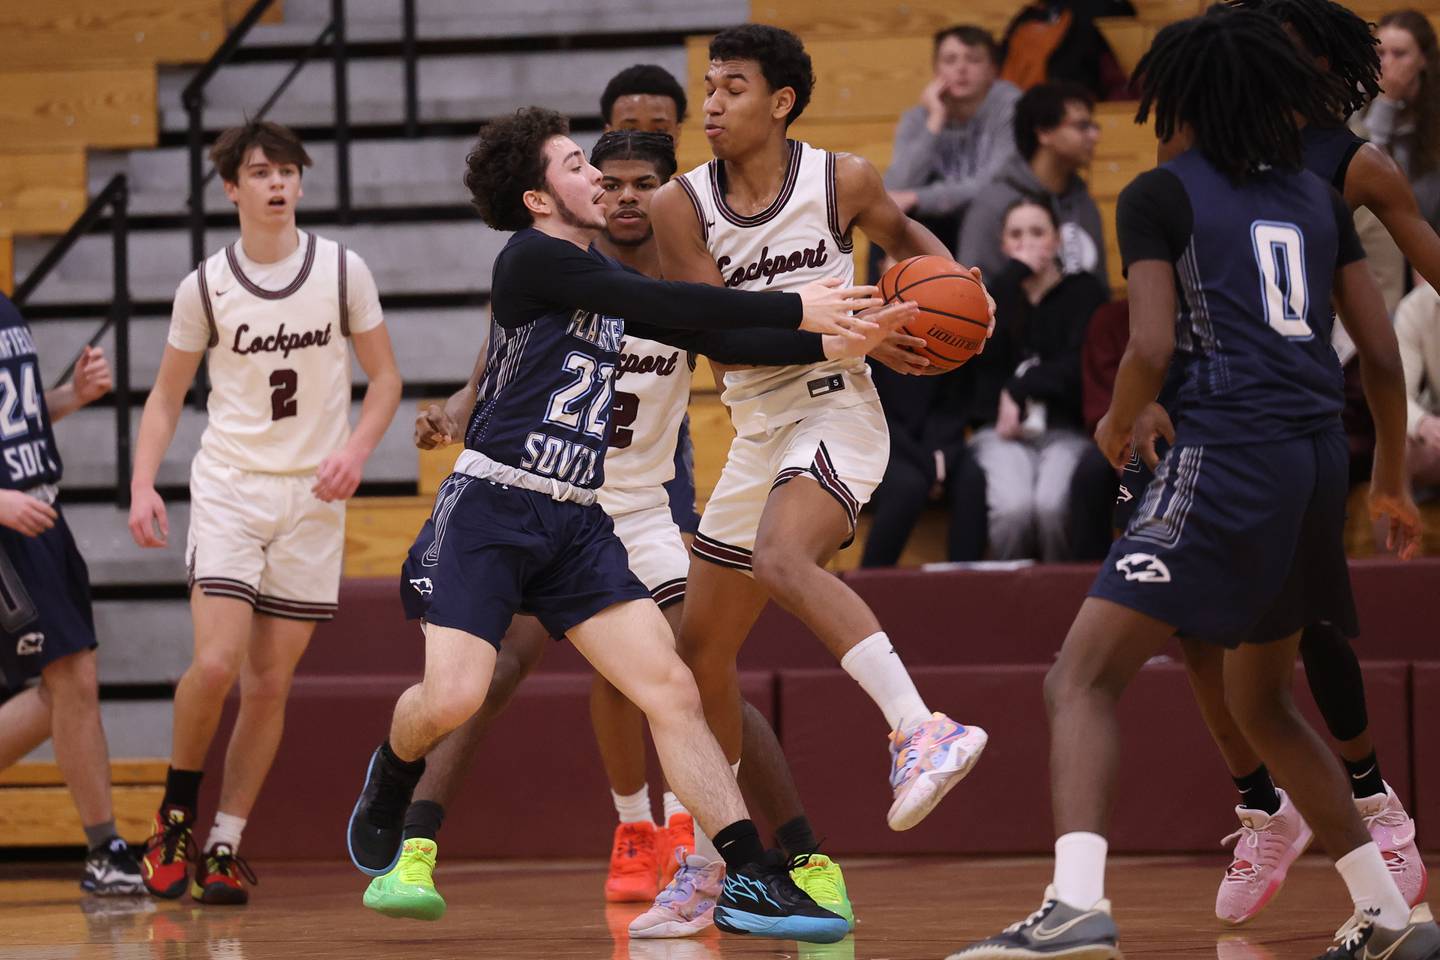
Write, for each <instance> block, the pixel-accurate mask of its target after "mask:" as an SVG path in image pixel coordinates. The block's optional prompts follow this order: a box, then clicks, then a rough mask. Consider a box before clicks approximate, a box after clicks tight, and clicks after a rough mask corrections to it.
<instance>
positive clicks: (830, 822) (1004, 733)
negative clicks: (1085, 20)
mask: <svg viewBox="0 0 1440 960" xmlns="http://www.w3.org/2000/svg"><path fill="white" fill-rule="evenodd" d="M1045 670H1046V668H1045V667H1043V666H1039V665H1024V666H1021V665H1017V666H998V667H982V668H963V667H921V668H917V669H915V670H913V671H912V673H913V675H914V676H915V680H916V684H917V685H918V686H919V688H920V691H921V693H922V694H923V695H924V696H925V698H926V700H927V702H928V703H929V704H930V706H931V707H932V708H935V709H943V710H946V711H947V712H949V713H951V714H952V715H953V716H954V717H955V718H956V719H958V720H961V721H962V722H973V723H977V724H979V725H980V726H982V727H984V728H985V729H986V730H987V731H988V732H989V733H990V746H989V747H988V748H987V749H986V752H985V755H984V757H982V758H981V761H980V764H979V765H978V766H977V767H976V769H975V770H974V772H972V773H971V775H970V776H969V777H968V778H966V780H965V781H963V782H962V783H960V784H959V786H957V787H956V788H955V789H954V791H953V792H952V793H951V794H950V796H948V797H947V798H946V799H945V800H944V801H943V802H942V804H941V806H940V807H939V809H937V810H936V811H935V813H933V814H931V816H930V817H929V818H928V819H927V820H926V821H925V822H923V823H922V824H920V826H918V827H916V828H914V829H913V830H909V831H906V832H905V833H894V832H892V831H891V830H890V829H889V828H888V827H887V826H886V825H885V813H886V811H887V810H888V809H889V806H890V800H891V794H890V787H889V783H888V777H887V769H888V768H887V762H888V757H889V754H888V751H887V749H886V740H885V735H884V721H883V719H882V717H881V716H880V714H879V711H878V710H877V709H876V708H875V707H874V705H873V704H871V703H870V702H869V700H868V698H867V697H866V696H865V694H864V693H863V692H862V691H861V690H860V688H859V687H858V686H857V685H856V684H855V683H854V681H852V680H851V679H850V678H849V677H848V676H846V675H845V674H843V673H840V672H839V671H834V670H830V671H809V670H806V671H786V672H783V673H781V675H780V729H781V731H782V734H781V735H782V739H783V742H784V747H785V752H786V755H787V756H788V757H789V759H790V764H791V767H792V768H793V770H794V773H795V778H796V781H797V783H798V784H799V787H800V792H801V795H802V797H803V798H804V799H805V802H806V804H807V810H808V812H809V814H810V817H811V819H812V821H813V822H814V825H815V830H816V833H817V835H819V836H822V837H825V838H827V843H826V847H827V849H830V850H833V851H835V852H836V853H877V854H878V853H966V854H970V853H1023V852H1037V853H1038V852H1045V851H1048V850H1049V849H1050V848H1051V844H1052V842H1053V833H1052V826H1051V816H1050V786H1049V783H1050V781H1049V767H1048V764H1049V733H1048V727H1047V723H1046V719H1045V708H1044V701H1043V695H1042V693H1041V681H1042V678H1043V677H1044V675H1045ZM1365 675H1366V687H1367V693H1368V695H1369V697H1370V703H1371V724H1372V728H1373V730H1374V733H1375V737H1376V741H1377V745H1378V749H1379V751H1380V756H1381V760H1382V763H1383V765H1384V769H1385V771H1386V776H1387V777H1388V778H1389V779H1390V782H1391V784H1392V785H1393V786H1394V787H1395V789H1396V791H1397V792H1399V793H1400V795H1401V797H1402V798H1403V797H1408V796H1409V790H1410V782H1409V781H1410V777H1409V764H1410V752H1409V743H1408V741H1409V737H1408V725H1409V702H1408V696H1407V691H1408V667H1407V666H1406V665H1404V664H1394V663H1370V664H1366V665H1365ZM1297 683H1298V685H1299V686H1301V687H1303V686H1304V680H1303V676H1301V675H1300V674H1299V672H1298V671H1297ZM1297 697H1298V698H1299V700H1300V702H1302V703H1303V704H1304V706H1305V710H1306V713H1307V714H1308V715H1309V716H1310V718H1311V722H1312V723H1316V724H1318V722H1319V721H1318V717H1317V716H1316V713H1315V710H1314V706H1313V703H1311V702H1310V700H1309V697H1308V695H1305V694H1303V693H1298V694H1297ZM1120 720H1121V729H1122V731H1123V733H1122V736H1123V745H1122V752H1121V769H1120V778H1119V787H1118V790H1117V793H1116V797H1117V802H1116V808H1115V816H1114V819H1113V821H1112V825H1111V831H1110V842H1111V848H1112V849H1113V850H1116V851H1121V852H1141V851H1163V852H1183V851H1197V852H1219V850H1220V847H1219V842H1220V839H1221V838H1222V837H1224V836H1225V835H1226V834H1228V833H1230V832H1231V831H1232V830H1234V829H1235V827H1236V820H1235V816H1234V813H1233V807H1234V804H1235V802H1236V796H1235V791H1234V787H1233V785H1232V784H1231V782H1230V777H1229V774H1228V772H1227V771H1226V769H1225V766H1224V763H1223V762H1222V761H1221V759H1220V756H1219V754H1218V753H1217V752H1216V750H1215V747H1214V745H1213V743H1212V742H1211V740H1210V737H1209V734H1208V733H1207V732H1206V730H1205V727H1204V725H1203V723H1202V722H1201V720H1200V717H1199V714H1198V712H1197V711H1196V709H1195V707H1194V704H1193V701H1192V698H1191V694H1190V688H1189V684H1188V682H1187V680H1186V678H1185V674H1184V670H1183V669H1182V668H1181V667H1180V666H1179V665H1177V664H1152V665H1150V666H1147V667H1146V668H1145V669H1144V670H1142V671H1141V673H1140V676H1139V677H1138V678H1137V679H1136V681H1135V683H1134V684H1133V685H1132V687H1131V688H1130V689H1129V690H1128V691H1126V695H1125V698H1124V700H1123V701H1122V703H1121V712H1120ZM1082 762H1084V761H1082Z"/></svg>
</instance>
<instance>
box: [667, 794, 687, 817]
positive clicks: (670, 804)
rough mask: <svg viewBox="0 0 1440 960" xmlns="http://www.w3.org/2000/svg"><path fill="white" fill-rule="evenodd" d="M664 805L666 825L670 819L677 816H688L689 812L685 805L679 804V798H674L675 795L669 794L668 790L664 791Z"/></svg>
mask: <svg viewBox="0 0 1440 960" xmlns="http://www.w3.org/2000/svg"><path fill="white" fill-rule="evenodd" d="M664 803H665V822H666V823H669V822H670V818H671V817H673V816H676V815H677V814H681V813H685V814H688V813H689V812H690V811H689V810H686V809H685V804H683V803H681V802H680V798H679V797H677V796H675V794H673V793H671V792H670V791H669V790H666V791H665V797H664Z"/></svg>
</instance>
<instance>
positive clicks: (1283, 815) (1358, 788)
mask: <svg viewBox="0 0 1440 960" xmlns="http://www.w3.org/2000/svg"><path fill="white" fill-rule="evenodd" d="M1233 6H1236V7H1240V8H1243V9H1248V10H1255V11H1258V12H1260V13H1263V14H1265V15H1267V16H1269V17H1270V18H1271V19H1273V20H1276V21H1279V22H1280V23H1281V24H1282V25H1283V26H1284V27H1285V28H1286V30H1287V32H1288V33H1289V34H1290V37H1291V39H1292V40H1293V41H1294V42H1295V43H1297V44H1298V45H1299V46H1300V49H1301V50H1302V51H1303V52H1304V53H1305V54H1308V55H1309V56H1310V57H1311V58H1313V59H1314V61H1315V64H1316V66H1317V67H1318V68H1319V69H1321V70H1322V71H1324V72H1325V73H1326V74H1327V78H1328V79H1329V80H1330V81H1331V82H1332V84H1333V88H1334V92H1333V95H1334V96H1336V97H1338V98H1340V102H1338V103H1337V104H1336V105H1335V106H1336V109H1335V112H1334V113H1333V114H1332V115H1328V116H1323V117H1318V118H1311V119H1310V120H1309V122H1307V123H1306V124H1305V126H1304V129H1303V130H1302V132H1301V143H1302V147H1303V151H1304V153H1303V162H1304V165H1305V167H1306V168H1307V169H1308V170H1310V171H1311V172H1312V173H1314V174H1316V175H1317V176H1319V177H1320V178H1321V179H1323V180H1326V181H1328V182H1329V183H1331V184H1333V185H1334V186H1335V188H1336V189H1337V190H1339V191H1340V192H1341V193H1342V194H1343V195H1344V197H1345V200H1346V202H1347V203H1348V204H1349V206H1350V207H1351V209H1355V208H1358V207H1362V206H1364V207H1368V208H1369V209H1370V210H1371V212H1372V213H1374V214H1375V215H1376V217H1377V218H1378V219H1379V220H1380V221H1381V222H1382V223H1383V224H1384V225H1385V226H1386V228H1387V229H1388V230H1389V231H1390V233H1391V235H1392V236H1393V237H1394V238H1395V240H1396V242H1397V243H1398V244H1399V245H1400V247H1401V248H1402V249H1404V251H1405V253H1406V255H1407V256H1408V257H1409V259H1410V260H1411V261H1412V262H1413V263H1415V264H1417V265H1419V267H1420V270H1421V272H1422V273H1423V274H1425V275H1426V277H1427V278H1428V279H1429V280H1430V282H1431V283H1432V284H1434V285H1436V286H1437V289H1440V237H1437V236H1436V235H1435V231H1434V230H1433V229H1431V227H1430V225H1429V224H1428V223H1427V222H1426V221H1425V219H1424V218H1423V217H1422V216H1421V215H1420V211H1419V208H1418V207H1417V206H1416V203H1415V197H1414V194H1413V193H1412V192H1411V189H1410V184H1409V182H1408V181H1407V180H1406V178H1405V175H1404V174H1403V173H1402V172H1401V170H1400V168H1399V167H1397V166H1396V165H1395V162H1394V161H1393V160H1391V159H1390V158H1389V157H1388V156H1387V155H1386V154H1384V153H1383V152H1381V151H1380V150H1379V149H1377V148H1376V147H1374V146H1372V145H1370V144H1368V143H1366V142H1365V141H1364V140H1362V139H1360V138H1359V137H1357V136H1355V134H1353V133H1352V132H1351V131H1350V130H1349V128H1348V127H1346V126H1345V124H1344V118H1345V117H1346V116H1348V115H1349V114H1351V113H1353V112H1354V111H1355V110H1357V109H1359V108H1360V107H1361V106H1362V105H1363V104H1364V103H1365V101H1366V100H1368V99H1369V98H1371V97H1373V96H1374V95H1375V94H1376V93H1378V92H1379V89H1380V83H1379V79H1380V59H1379V57H1378V56H1377V54H1376V44H1375V38H1374V36H1373V35H1372V34H1371V31H1370V25H1369V24H1367V23H1366V22H1365V21H1364V20H1362V19H1361V18H1360V17H1358V16H1356V15H1355V14H1354V13H1352V12H1351V11H1350V10H1348V9H1346V8H1345V7H1342V6H1341V5H1340V4H1338V3H1333V2H1331V0H1237V2H1235V3H1234V4H1233ZM1178 151H1179V147H1178V144H1174V143H1167V144H1164V145H1162V147H1161V157H1162V159H1164V158H1166V157H1168V156H1170V155H1173V154H1175V153H1178ZM1342 319H1344V318H1342ZM1336 332H1337V334H1338V336H1337V339H1336V344H1337V349H1339V350H1341V351H1342V352H1343V353H1348V354H1350V355H1353V353H1354V350H1353V348H1352V346H1351V345H1350V343H1349V338H1348V337H1347V336H1346V335H1345V331H1344V330H1343V329H1340V330H1337V331H1336ZM1171 412H1173V410H1172V411H1171ZM1142 420H1144V421H1146V423H1142V425H1141V426H1140V427H1139V430H1138V431H1137V432H1139V433H1141V434H1142V438H1141V439H1142V442H1141V443H1140V444H1139V447H1140V450H1141V455H1142V456H1144V457H1145V458H1146V460H1147V462H1149V463H1150V465H1151V466H1152V467H1153V466H1154V461H1155V459H1156V458H1155V455H1154V452H1153V445H1151V444H1149V443H1147V442H1144V441H1145V439H1146V438H1147V437H1153V436H1154V434H1155V433H1156V432H1159V433H1161V434H1164V435H1168V436H1173V435H1174V433H1173V427H1171V426H1170V425H1169V414H1168V413H1167V412H1166V411H1165V410H1164V409H1163V408H1160V407H1155V408H1152V409H1151V410H1150V411H1147V415H1146V416H1145V417H1142ZM1184 650H1185V662H1186V667H1187V669H1188V671H1189V676H1190V681H1191V686H1192V688H1193V689H1194V691H1195V696H1196V700H1197V701H1198V703H1199V704H1200V708H1201V713H1202V715H1203V716H1204V717H1205V722H1206V725H1207V726H1208V727H1209V728H1210V731H1211V735H1212V736H1213V737H1214V739H1215V743H1216V745H1217V746H1218V747H1219V748H1220V753H1221V755H1222V756H1223V757H1224V759H1225V763H1226V765H1227V766H1228V767H1229V769H1230V775H1231V777H1232V778H1233V779H1234V781H1235V786H1236V788H1237V790H1238V791H1239V792H1240V804H1239V805H1238V806H1237V807H1236V808H1235V812H1236V815H1237V816H1238V817H1239V819H1240V829H1239V830H1237V831H1236V832H1235V833H1233V834H1231V835H1230V836H1229V837H1227V838H1226V842H1230V841H1234V842H1235V852H1234V857H1233V859H1232V861H1231V863H1230V866H1229V868H1228V869H1227V870H1226V871H1225V876H1224V878H1223V879H1222V880H1221V882H1220V886H1219V889H1218V891H1217V892H1216V897H1215V914H1216V916H1218V917H1219V918H1220V919H1221V920H1224V921H1226V922H1228V923H1232V924H1240V923H1244V922H1246V921H1248V920H1250V919H1252V918H1253V917H1255V916H1256V915H1257V914H1259V913H1260V911H1261V910H1263V909H1264V908H1265V906H1266V905H1267V904H1268V903H1269V902H1270V901H1271V899H1273V897H1274V896H1275V894H1276V893H1277V892H1278V891H1279V889H1280V887H1281V885H1282V884H1284V882H1285V877H1286V874H1287V872H1288V871H1289V868H1290V866H1291V864H1293V863H1294V862H1295V860H1296V859H1297V858H1298V857H1299V856H1300V854H1302V853H1303V852H1304V851H1305V848H1306V846H1307V845H1308V844H1309V843H1310V841H1311V838H1312V834H1311V831H1310V828H1309V826H1308V825H1307V824H1306V823H1305V820H1304V818H1303V817H1301V816H1300V813H1299V811H1298V810H1296V809H1295V805H1294V804H1293V803H1291V802H1290V800H1289V798H1288V797H1287V796H1286V794H1285V791H1283V790H1280V789H1278V788H1277V787H1276V786H1275V783H1274V781H1273V780H1272V779H1271V777H1270V773H1269V771H1268V770H1267V769H1266V767H1265V765H1264V763H1262V762H1261V760H1260V757H1259V755H1258V754H1256V752H1255V751H1254V750H1253V749H1252V748H1251V746H1250V744H1248V743H1247V742H1246V741H1245V738H1244V736H1242V735H1241V733H1240V730H1239V728H1238V727H1237V726H1236V724H1235V721H1234V719H1233V718H1232V717H1231V716H1230V713H1229V711H1228V710H1227V709H1226V706H1225V684H1224V663H1223V656H1222V652H1221V651H1220V650H1218V649H1217V648H1215V647H1213V646H1212V645H1209V644H1205V643H1202V642H1197V641H1187V642H1185V643H1184ZM1300 654H1301V657H1302V658H1303V659H1304V661H1305V676H1306V678H1307V680H1308V681H1309V685H1310V691H1311V693H1312V694H1313V695H1314V698H1315V702H1316V703H1317V704H1318V705H1319V707H1320V712H1321V715H1322V716H1323V717H1324V719H1325V724H1326V726H1327V727H1328V728H1329V730H1330V733H1331V734H1332V735H1333V736H1334V737H1335V739H1336V740H1337V741H1339V743H1340V756H1341V759H1342V760H1343V761H1344V764H1345V767H1346V770H1347V772H1348V773H1349V776H1350V787H1351V792H1352V794H1353V796H1354V799H1355V805H1356V808H1357V809H1358V810H1359V811H1360V815H1361V818H1362V819H1363V820H1364V821H1365V825H1366V827H1367V829H1368V830H1369V831H1370V835H1371V837H1372V838H1374V840H1375V842H1376V843H1377V844H1378V845H1379V847H1380V851H1381V854H1382V855H1383V856H1384V858H1385V864H1386V866H1387V867H1388V868H1389V870H1390V875H1391V876H1392V877H1393V878H1394V879H1395V882H1396V885H1397V886H1398V887H1399V888H1400V892H1401V894H1402V895H1403V896H1404V897H1405V900H1406V902H1407V903H1408V904H1410V905H1411V906H1414V905H1416V904H1418V903H1420V902H1421V901H1423V900H1424V899H1425V892H1426V887H1427V876H1426V871H1425V864H1424V862H1423V861H1422V860H1421V857H1420V851H1419V849H1418V848H1417V847H1416V844H1415V838H1416V828H1415V821H1414V820H1412V819H1411V818H1410V816H1409V814H1408V813H1406V811H1405V807H1404V804H1403V803H1402V802H1401V800H1400V798H1399V797H1398V796H1397V795H1396V794H1395V791H1394V790H1392V789H1391V788H1390V786H1389V785H1388V784H1387V783H1386V782H1385V781H1384V779H1383V778H1382V776H1381V772H1380V763H1379V759H1378V758H1377V756H1376V752H1375V742H1374V740H1373V738H1372V737H1371V735H1370V729H1369V718H1368V713H1367V710H1366V703H1365V688H1364V683H1363V679H1362V677H1361V673H1360V663H1359V660H1358V659H1357V658H1356V656H1355V651H1354V649H1353V648H1352V647H1351V645H1350V642H1349V640H1348V638H1347V637H1346V636H1345V634H1344V632H1343V631H1342V630H1340V629H1339V627H1338V626H1337V625H1336V624H1335V623H1331V622H1328V621H1322V622H1316V623H1311V624H1308V625H1307V626H1306V627H1305V631H1304V634H1303V635H1302V638H1301V641H1300Z"/></svg>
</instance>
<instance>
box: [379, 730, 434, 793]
mask: <svg viewBox="0 0 1440 960" xmlns="http://www.w3.org/2000/svg"><path fill="white" fill-rule="evenodd" d="M380 762H381V763H383V764H384V765H385V766H386V767H388V768H389V769H390V772H391V773H393V774H395V775H396V776H397V777H399V778H400V779H402V780H408V781H410V782H411V783H416V782H418V781H419V779H420V775H421V774H422V773H424V772H425V758H424V757H421V758H420V759H419V760H401V759H400V758H399V757H397V756H395V751H394V750H391V749H390V741H389V740H386V741H385V742H384V743H382V744H380Z"/></svg>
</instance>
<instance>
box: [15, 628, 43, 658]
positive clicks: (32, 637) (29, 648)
mask: <svg viewBox="0 0 1440 960" xmlns="http://www.w3.org/2000/svg"><path fill="white" fill-rule="evenodd" d="M43 649H45V634H43V633H40V632H39V631H35V632H33V633H27V634H25V635H24V636H23V637H21V638H20V641H19V642H18V643H16V644H15V655H16V656H17V657H28V656H31V655H32V654H37V653H39V652H40V651H41V650H43Z"/></svg>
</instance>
